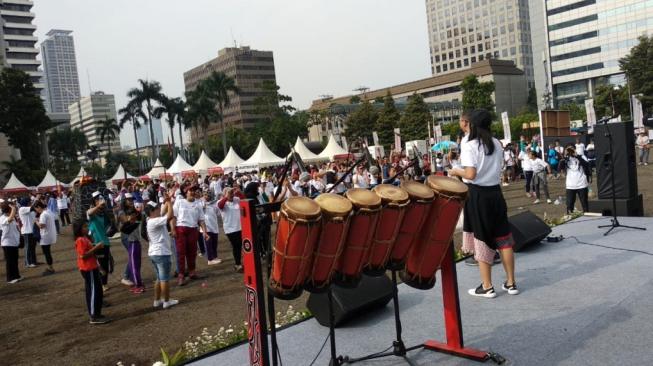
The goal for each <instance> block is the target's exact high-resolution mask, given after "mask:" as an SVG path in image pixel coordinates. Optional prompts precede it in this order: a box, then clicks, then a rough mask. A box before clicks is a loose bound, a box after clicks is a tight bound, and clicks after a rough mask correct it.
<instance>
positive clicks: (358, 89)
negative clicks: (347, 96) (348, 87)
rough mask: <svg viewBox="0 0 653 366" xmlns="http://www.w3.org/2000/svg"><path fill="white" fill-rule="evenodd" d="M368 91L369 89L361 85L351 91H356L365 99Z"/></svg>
mask: <svg viewBox="0 0 653 366" xmlns="http://www.w3.org/2000/svg"><path fill="white" fill-rule="evenodd" d="M368 90H370V88H368V87H366V86H362V85H361V86H359V87H358V88H356V89H354V90H353V91H357V92H358V94H363V98H364V99H367V95H365V94H366V93H367V91H368Z"/></svg>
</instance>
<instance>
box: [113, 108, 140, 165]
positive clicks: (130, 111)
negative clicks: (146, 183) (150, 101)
mask: <svg viewBox="0 0 653 366" xmlns="http://www.w3.org/2000/svg"><path fill="white" fill-rule="evenodd" d="M118 113H120V115H121V116H122V117H120V128H121V129H124V128H125V126H126V125H127V123H131V125H132V128H133V129H134V142H135V143H136V158H137V159H138V169H139V170H140V169H141V150H140V148H139V147H138V133H136V131H137V130H138V129H139V128H141V120H142V121H145V120H146V119H147V117H146V116H145V113H143V110H142V109H141V106H140V105H138V104H135V103H127V106H125V107H124V108H122V109H120V110H119V111H118ZM139 173H140V172H139Z"/></svg>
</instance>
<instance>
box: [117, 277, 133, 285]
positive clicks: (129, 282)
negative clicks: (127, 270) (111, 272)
mask: <svg viewBox="0 0 653 366" xmlns="http://www.w3.org/2000/svg"><path fill="white" fill-rule="evenodd" d="M120 283H122V284H123V285H125V286H129V287H131V286H134V283H133V282H132V281H130V280H128V279H126V278H123V279H121V280H120Z"/></svg>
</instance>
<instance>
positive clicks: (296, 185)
mask: <svg viewBox="0 0 653 366" xmlns="http://www.w3.org/2000/svg"><path fill="white" fill-rule="evenodd" d="M292 189H293V191H295V192H297V196H299V197H303V196H304V190H303V189H302V182H300V181H299V180H296V181H295V182H294V183H293V184H292ZM288 194H290V193H288Z"/></svg>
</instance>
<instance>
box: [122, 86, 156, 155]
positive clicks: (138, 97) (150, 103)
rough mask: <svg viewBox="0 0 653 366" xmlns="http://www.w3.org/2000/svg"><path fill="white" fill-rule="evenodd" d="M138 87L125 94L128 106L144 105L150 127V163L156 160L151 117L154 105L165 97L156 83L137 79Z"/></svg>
mask: <svg viewBox="0 0 653 366" xmlns="http://www.w3.org/2000/svg"><path fill="white" fill-rule="evenodd" d="M138 83H139V86H138V87H136V88H132V89H130V90H129V91H128V92H127V97H128V98H129V104H135V105H137V106H139V107H141V108H142V107H143V105H145V111H146V112H147V124H149V126H150V143H151V148H152V161H154V160H156V158H157V156H156V147H155V146H154V145H155V143H154V128H152V116H153V115H154V108H155V106H156V104H161V103H162V102H163V101H164V100H165V95H163V93H162V92H161V90H162V88H161V84H160V83H159V82H158V81H149V80H143V79H138Z"/></svg>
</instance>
